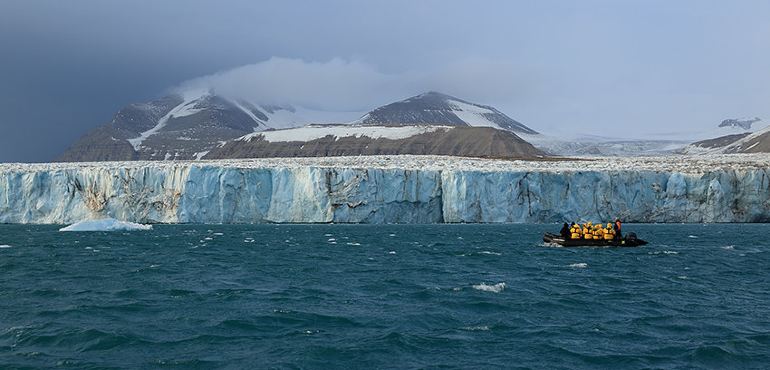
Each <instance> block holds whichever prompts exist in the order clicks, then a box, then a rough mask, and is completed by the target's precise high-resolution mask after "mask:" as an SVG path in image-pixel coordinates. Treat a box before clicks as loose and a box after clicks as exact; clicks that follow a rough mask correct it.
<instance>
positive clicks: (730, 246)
mask: <svg viewBox="0 0 770 370" xmlns="http://www.w3.org/2000/svg"><path fill="white" fill-rule="evenodd" d="M722 249H726V250H733V249H735V246H734V245H725V246H724V247H722Z"/></svg>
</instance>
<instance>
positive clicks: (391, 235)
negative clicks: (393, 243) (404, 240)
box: [388, 234, 396, 238]
mask: <svg viewBox="0 0 770 370" xmlns="http://www.w3.org/2000/svg"><path fill="white" fill-rule="evenodd" d="M388 236H389V237H391V238H393V237H395V236H396V234H388Z"/></svg>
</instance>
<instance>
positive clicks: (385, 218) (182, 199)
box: [0, 155, 770, 224]
mask: <svg viewBox="0 0 770 370" xmlns="http://www.w3.org/2000/svg"><path fill="white" fill-rule="evenodd" d="M769 166H770V157H768V156H761V155H749V156H718V157H708V158H707V157H697V158H696V157H673V158H669V157H660V158H608V159H591V160H581V161H553V162H549V161H544V162H524V161H499V160H484V159H467V158H452V157H414V156H392V157H340V158H295V159H260V160H231V161H227V160H222V161H208V162H205V161H204V162H105V163H70V164H3V165H0V223H49V224H68V223H72V222H76V221H80V220H83V219H94V218H104V217H112V218H116V219H119V220H125V221H131V222H139V223H268V222H276V223H318V222H337V223H441V222H446V223H461V222H465V223H476V222H482V223H501V222H514V223H517V222H533V223H537V222H561V221H567V220H594V221H601V220H608V219H612V218H615V217H621V218H622V219H624V220H625V221H626V222H677V223H678V222H767V221H770V178H769V176H768V175H770V174H769V173H768V171H767V168H770V167H769Z"/></svg>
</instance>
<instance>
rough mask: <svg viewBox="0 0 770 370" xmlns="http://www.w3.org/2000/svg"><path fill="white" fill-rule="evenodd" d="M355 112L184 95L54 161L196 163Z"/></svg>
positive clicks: (136, 114) (137, 113) (94, 135)
mask: <svg viewBox="0 0 770 370" xmlns="http://www.w3.org/2000/svg"><path fill="white" fill-rule="evenodd" d="M359 114H360V113H352V114H350V113H346V112H342V113H336V112H334V113H328V112H321V111H312V110H308V109H302V108H297V107H293V106H276V105H259V104H252V103H250V102H247V101H244V100H238V99H230V98H226V97H224V96H220V95H216V94H214V93H212V92H210V91H196V92H187V93H184V94H174V95H169V96H166V97H163V98H160V99H157V100H153V101H150V102H147V103H138V104H131V105H129V106H127V107H125V108H123V109H121V110H119V111H118V112H117V113H116V114H115V116H114V117H113V119H112V121H111V122H109V123H107V124H105V125H103V126H100V127H98V128H96V129H94V130H93V131H91V132H90V133H88V134H86V135H85V136H84V137H82V138H81V139H80V140H78V141H77V142H76V143H75V144H74V145H73V146H72V147H70V148H69V149H67V151H65V152H64V154H62V155H61V156H60V157H59V158H58V160H59V161H66V162H69V161H105V160H163V159H198V158H200V157H202V156H203V155H205V154H206V153H207V152H208V151H209V150H211V149H212V148H214V147H216V146H217V145H220V144H222V143H223V142H226V141H228V140H232V139H235V138H238V137H241V136H243V135H246V134H249V133H252V132H255V131H263V130H271V129H285V128H291V127H298V126H303V125H306V124H308V123H310V122H317V123H325V122H335V121H337V120H340V119H342V120H351V119H354V118H355V117H356V116H358V115H359Z"/></svg>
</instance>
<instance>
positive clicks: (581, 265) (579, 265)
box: [569, 262, 588, 269]
mask: <svg viewBox="0 0 770 370" xmlns="http://www.w3.org/2000/svg"><path fill="white" fill-rule="evenodd" d="M569 267H572V268H576V269H585V268H588V264H587V263H585V262H580V263H573V264H571V265H569Z"/></svg>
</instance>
